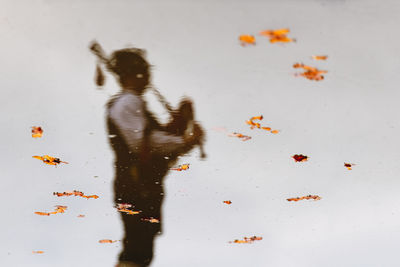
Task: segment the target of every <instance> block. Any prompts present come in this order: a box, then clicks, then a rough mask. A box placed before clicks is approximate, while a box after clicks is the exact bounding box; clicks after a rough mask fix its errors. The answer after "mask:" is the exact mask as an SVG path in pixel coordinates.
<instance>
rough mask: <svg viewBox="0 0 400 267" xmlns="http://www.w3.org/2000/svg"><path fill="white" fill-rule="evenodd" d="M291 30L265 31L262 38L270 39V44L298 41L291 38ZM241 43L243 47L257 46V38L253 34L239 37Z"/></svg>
mask: <svg viewBox="0 0 400 267" xmlns="http://www.w3.org/2000/svg"><path fill="white" fill-rule="evenodd" d="M289 32H290V30H289V29H286V28H285V29H277V30H264V31H261V32H260V35H261V36H264V37H268V38H269V42H270V43H290V42H295V41H296V39H293V38H289V37H288V36H287V35H288V34H289ZM239 41H240V44H241V45H242V46H246V45H255V44H256V38H255V37H254V35H251V34H243V35H240V36H239Z"/></svg>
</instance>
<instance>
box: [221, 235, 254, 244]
mask: <svg viewBox="0 0 400 267" xmlns="http://www.w3.org/2000/svg"><path fill="white" fill-rule="evenodd" d="M260 240H262V237H258V236H252V237H244V238H243V239H242V240H239V239H235V240H234V241H229V243H237V244H244V243H247V244H250V243H253V242H254V241H260Z"/></svg>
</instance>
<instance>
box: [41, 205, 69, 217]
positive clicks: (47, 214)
mask: <svg viewBox="0 0 400 267" xmlns="http://www.w3.org/2000/svg"><path fill="white" fill-rule="evenodd" d="M55 207H56V209H55V211H52V212H41V211H36V212H35V214H37V215H41V216H50V215H51V214H57V213H64V212H65V210H66V209H67V206H60V205H57V206H55Z"/></svg>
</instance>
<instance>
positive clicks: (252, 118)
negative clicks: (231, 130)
mask: <svg viewBox="0 0 400 267" xmlns="http://www.w3.org/2000/svg"><path fill="white" fill-rule="evenodd" d="M263 118H264V117H263V115H260V116H254V117H251V118H250V119H249V120H247V121H246V123H247V124H248V125H250V129H254V128H258V129H262V130H265V131H268V132H271V133H273V134H277V133H279V130H271V127H265V126H261V124H260V123H258V122H254V120H262V119H263Z"/></svg>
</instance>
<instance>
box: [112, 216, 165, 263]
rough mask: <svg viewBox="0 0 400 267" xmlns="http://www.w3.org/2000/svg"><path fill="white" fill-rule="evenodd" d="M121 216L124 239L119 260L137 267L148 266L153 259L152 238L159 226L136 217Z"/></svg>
mask: <svg viewBox="0 0 400 267" xmlns="http://www.w3.org/2000/svg"><path fill="white" fill-rule="evenodd" d="M121 216H122V220H123V223H124V228H125V238H124V240H123V246H124V248H123V251H122V252H121V254H120V256H119V260H120V261H121V262H131V263H137V264H139V265H138V266H148V265H149V264H150V262H151V260H152V258H153V243H154V237H155V235H156V234H157V232H158V231H159V229H160V226H159V224H152V223H148V222H144V221H141V220H140V216H137V215H127V214H121ZM122 266H123V265H122ZM128 266H129V265H128ZM133 266H135V265H133Z"/></svg>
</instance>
